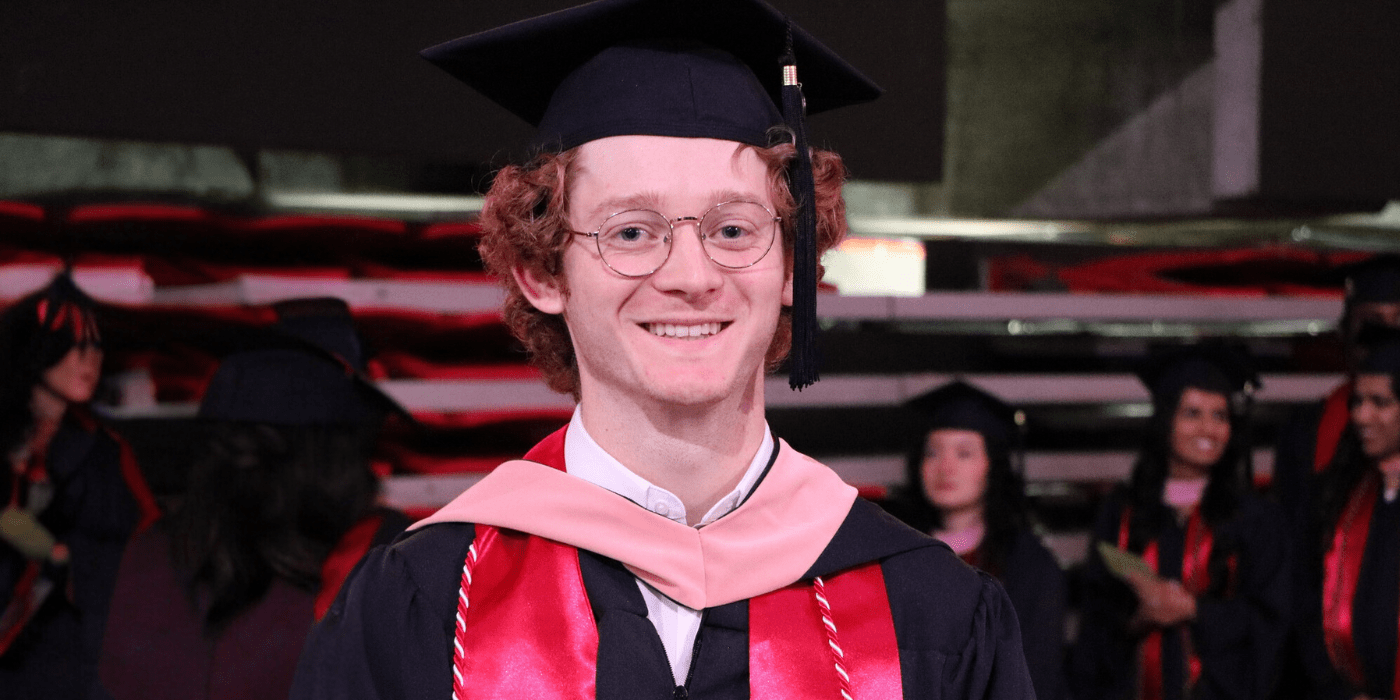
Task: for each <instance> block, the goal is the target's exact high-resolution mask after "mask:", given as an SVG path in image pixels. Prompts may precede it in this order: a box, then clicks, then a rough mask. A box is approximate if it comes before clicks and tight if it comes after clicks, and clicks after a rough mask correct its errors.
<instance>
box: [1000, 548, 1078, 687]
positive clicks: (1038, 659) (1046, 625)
mask: <svg viewBox="0 0 1400 700" xmlns="http://www.w3.org/2000/svg"><path fill="white" fill-rule="evenodd" d="M997 579H998V580H999V581H1001V584H1002V586H1005V587H1006V595H1007V597H1009V598H1010V599H1011V606H1012V607H1013V608H1015V610H1016V617H1017V619H1019V620H1020V622H1021V642H1022V645H1023V646H1024V648H1025V652H1026V666H1027V667H1028V668H1029V669H1030V674H1031V682H1032V683H1034V684H1035V696H1036V698H1038V699H1039V700H1059V699H1060V698H1062V697H1064V662H1065V604H1066V600H1067V598H1068V595H1069V594H1068V590H1067V586H1066V583H1065V574H1064V571H1062V570H1061V569H1060V565H1059V564H1058V563H1057V562H1056V561H1055V557H1054V556H1053V555H1051V554H1050V551H1049V550H1047V549H1046V548H1045V545H1043V544H1041V542H1040V538H1038V537H1036V536H1035V533H1034V532H1031V531H1030V530H1021V531H1019V532H1017V533H1016V536H1015V537H1014V538H1013V539H1012V541H1011V546H1010V548H1009V549H1008V550H1007V552H1006V559H1005V561H1004V562H1003V563H1002V567H1001V571H1000V572H999V575H998V576H997Z"/></svg>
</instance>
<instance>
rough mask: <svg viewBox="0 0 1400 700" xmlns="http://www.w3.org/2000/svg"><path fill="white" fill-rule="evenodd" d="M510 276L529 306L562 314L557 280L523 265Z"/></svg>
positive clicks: (562, 306)
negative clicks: (518, 286)
mask: <svg viewBox="0 0 1400 700" xmlns="http://www.w3.org/2000/svg"><path fill="white" fill-rule="evenodd" d="M510 274H511V276H512V277H514V278H515V283H516V284H518V285H520V291H521V293H523V294H524V295H525V299H526V300H527V301H529V302H530V305H531V306H534V307H535V308H536V309H539V310H540V311H543V312H544V313H547V314H562V313H564V289H563V287H562V285H560V283H559V280H557V279H554V278H552V277H545V276H542V275H539V274H537V273H535V272H534V271H533V270H530V269H528V268H526V267H525V266H523V265H517V266H515V267H514V268H512V269H511V271H510ZM788 286H789V287H791V286H792V285H791V283H789V285H788Z"/></svg>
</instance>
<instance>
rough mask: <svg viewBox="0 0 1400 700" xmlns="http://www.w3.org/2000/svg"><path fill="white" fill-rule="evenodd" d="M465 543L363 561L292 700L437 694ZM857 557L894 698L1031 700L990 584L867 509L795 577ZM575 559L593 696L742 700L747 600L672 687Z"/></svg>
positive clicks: (627, 589)
mask: <svg viewBox="0 0 1400 700" xmlns="http://www.w3.org/2000/svg"><path fill="white" fill-rule="evenodd" d="M473 536H474V528H473V526H472V525H470V524H465V523H439V524H435V525H430V526H427V527H424V528H422V529H420V530H417V531H414V532H411V533H408V534H406V535H405V536H403V537H401V538H400V539H399V540H397V541H396V542H395V543H394V544H392V545H390V546H389V547H385V548H380V549H377V550H375V551H374V552H372V553H371V554H370V556H369V557H367V558H366V560H365V561H364V563H362V565H361V567H360V568H359V569H358V570H357V571H356V573H355V574H354V575H353V576H352V578H351V580H350V581H349V582H347V584H346V586H345V587H344V588H342V589H341V593H340V596H339V598H337V600H336V602H335V604H334V605H333V606H332V608H331V610H330V612H329V613H328V614H327V615H326V617H325V619H324V620H322V622H321V623H320V624H318V625H317V626H316V628H314V629H313V631H312V634H311V637H310V638H309V640H308V642H307V646H306V649H305V651H304V652H303V654H302V658H301V662H300V664H299V666H298V669H297V676H296V679H295V681H294V683H293V688H292V697H293V698H295V699H298V700H312V699H317V700H331V699H335V700H359V699H363V700H389V699H390V698H404V699H407V698H438V697H440V698H446V697H450V696H451V691H452V639H453V626H454V616H455V614H456V609H457V607H456V606H457V590H458V585H459V583H460V580H461V571H462V561H463V559H464V558H465V556H466V552H467V547H468V545H469V544H470V543H471V541H472V538H473ZM871 561H879V562H880V564H881V568H882V570H883V573H884V577H885V587H886V590H887V593H888V595H889V602H890V612H891V616H892V618H893V621H894V627H895V636H896V639H897V641H898V645H899V655H900V667H901V673H902V682H903V689H904V693H903V694H904V697H905V698H908V699H911V700H912V699H915V698H919V699H924V698H928V699H932V698H941V699H944V700H949V699H953V698H996V699H997V700H1003V699H1005V700H1011V699H1013V698H1015V699H1029V698H1031V697H1032V693H1033V691H1032V689H1031V686H1030V680H1029V677H1028V675H1027V671H1026V665H1025V661H1024V659H1023V658H1022V654H1021V640H1020V634H1019V630H1018V627H1017V622H1016V615H1015V612H1014V611H1013V610H1012V608H1011V604H1010V601H1009V600H1008V599H1007V597H1006V593H1005V592H1004V591H1003V590H1002V588H1001V586H1000V585H999V584H998V583H997V582H996V581H995V580H994V579H992V578H991V577H990V576H988V575H986V574H982V573H980V572H977V571H976V570H974V569H972V568H971V567H968V566H967V565H965V564H963V563H962V561H960V560H959V559H958V558H957V556H956V555H954V554H953V552H952V550H950V549H948V547H947V546H946V545H944V544H942V543H939V542H937V541H935V540H932V539H930V538H927V537H925V536H924V535H922V534H920V533H918V532H916V531H914V530H911V529H909V528H908V527H906V526H904V525H903V524H901V523H899V522H898V521H896V520H894V519H893V518H892V517H890V516H888V515H886V514H885V513H884V512H883V511H882V510H880V509H879V507H877V506H875V505H873V504H871V503H869V502H867V501H864V500H859V499H857V500H856V502H855V504H854V505H853V506H852V507H851V510H850V512H849V513H848V515H847V517H846V519H845V521H844V522H843V524H842V525H841V527H840V528H839V529H838V531H837V533H836V535H835V536H834V537H833V538H832V540H831V542H830V543H829V544H828V545H827V547H826V549H825V551H824V552H823V553H822V554H821V556H820V557H819V558H818V560H817V561H816V563H815V564H813V566H812V567H811V569H810V570H809V571H808V572H807V574H806V577H808V578H810V577H813V576H825V575H829V574H832V573H835V572H838V571H842V570H844V569H848V568H850V567H853V566H857V565H860V564H864V563H867V562H871ZM579 562H580V567H581V569H582V573H583V580H584V588H585V589H586V591H587V594H588V598H589V601H590V603H591V605H592V608H593V615H594V619H595V620H596V621H597V625H598V639H599V649H598V667H597V686H596V687H597V697H598V698H600V699H604V698H606V699H609V700H611V699H621V698H672V697H693V698H707V699H709V698H716V699H718V698H747V697H748V694H749V678H748V601H738V602H735V603H730V604H728V605H722V606H718V607H713V608H709V609H706V610H705V611H704V612H703V617H702V620H701V626H700V631H699V634H698V635H697V637H696V641H695V652H694V655H693V660H692V662H691V668H690V671H689V674H688V679H687V681H686V685H685V687H684V689H683V690H682V689H679V688H677V687H676V685H675V683H674V681H673V679H672V673H671V668H670V665H669V662H668V661H667V658H666V654H665V650H664V648H663V647H662V644H661V640H660V638H659V637H658V636H657V634H656V631H655V628H654V627H653V626H652V624H651V622H650V621H648V620H647V618H646V614H647V613H646V605H645V603H644V602H643V599H642V596H641V592H640V591H639V590H638V588H637V583H636V579H635V578H634V577H633V576H632V574H631V573H630V572H628V571H627V570H626V569H625V568H624V567H623V566H622V565H621V564H619V563H618V562H616V561H614V560H611V559H607V558H604V557H602V556H599V555H597V554H594V553H592V552H588V551H584V550H580V551H579Z"/></svg>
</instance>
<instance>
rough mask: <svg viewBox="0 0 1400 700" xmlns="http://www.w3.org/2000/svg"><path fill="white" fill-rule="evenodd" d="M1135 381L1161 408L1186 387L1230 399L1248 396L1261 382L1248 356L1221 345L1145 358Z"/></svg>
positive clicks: (1184, 349)
mask: <svg viewBox="0 0 1400 700" xmlns="http://www.w3.org/2000/svg"><path fill="white" fill-rule="evenodd" d="M1137 374H1138V378H1139V379H1140V380H1142V383H1143V385H1144V386H1146V387H1147V390H1148V391H1150V392H1151V393H1152V401H1153V403H1156V404H1158V405H1163V404H1167V403H1170V402H1172V401H1175V400H1176V399H1177V398H1178V397H1179V396H1180V395H1181V392H1182V391H1184V390H1186V389H1187V388H1188V387H1194V388H1196V389H1201V390H1204V391H1209V392H1213V393H1217V394H1224V395H1225V396H1226V397H1234V396H1235V395H1237V394H1241V393H1243V394H1246V395H1252V394H1253V392H1254V391H1255V390H1257V389H1258V388H1259V387H1260V386H1261V383H1260V381H1259V375H1258V374H1257V373H1256V372H1255V371H1254V364H1253V362H1252V361H1251V360H1250V358H1249V355H1248V353H1247V352H1246V351H1245V350H1244V349H1243V348H1240V347H1236V346H1233V345H1227V344H1225V343H1201V344H1198V345H1190V346H1186V347H1177V348H1172V349H1170V350H1166V351H1162V352H1158V353H1155V354H1153V355H1152V356H1150V357H1148V359H1147V361H1146V362H1145V363H1144V364H1143V365H1142V366H1141V367H1140V368H1139V369H1138V373H1137Z"/></svg>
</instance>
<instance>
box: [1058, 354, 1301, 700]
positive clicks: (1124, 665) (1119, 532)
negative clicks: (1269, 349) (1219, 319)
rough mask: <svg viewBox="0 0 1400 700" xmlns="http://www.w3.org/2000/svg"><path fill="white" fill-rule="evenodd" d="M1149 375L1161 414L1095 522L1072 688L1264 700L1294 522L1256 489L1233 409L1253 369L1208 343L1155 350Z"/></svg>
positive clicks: (1150, 696) (1281, 629) (1123, 695)
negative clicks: (1288, 530) (1288, 524)
mask: <svg viewBox="0 0 1400 700" xmlns="http://www.w3.org/2000/svg"><path fill="white" fill-rule="evenodd" d="M1141 376H1142V379H1143V383H1144V384H1146V385H1147V387H1148V389H1149V391H1150V392H1151V394H1152V406H1153V414H1152V418H1151V420H1150V421H1149V423H1148V427H1147V434H1146V436H1145V438H1146V439H1145V441H1144V445H1143V449H1142V451H1141V452H1140V453H1139V455H1138V460H1137V464H1136V465H1135V466H1134V467H1133V473H1132V477H1131V481H1130V482H1129V483H1128V485H1127V486H1126V488H1121V489H1119V490H1118V491H1116V492H1114V493H1113V494H1112V495H1111V496H1110V497H1109V498H1108V500H1107V501H1106V502H1105V503H1104V504H1103V506H1102V508H1101V509H1100V511H1099V516H1098V519H1097V522H1096V524H1095V528H1094V540H1095V548H1094V550H1093V551H1091V553H1090V561H1089V563H1088V564H1087V565H1086V569H1085V573H1084V591H1083V601H1084V603H1083V607H1082V611H1081V613H1082V616H1081V624H1080V631H1079V638H1078V639H1077V641H1076V643H1075V647H1074V649H1073V650H1072V653H1071V659H1072V663H1071V672H1070V681H1071V687H1072V690H1073V692H1074V693H1075V694H1076V695H1077V696H1079V697H1084V698H1102V699H1104V700H1114V699H1128V698H1138V699H1144V700H1184V699H1185V698H1191V699H1193V700H1200V699H1203V698H1262V697H1266V696H1267V694H1268V693H1269V692H1270V690H1271V689H1272V684H1273V681H1274V679H1275V675H1276V674H1277V672H1278V665H1277V664H1278V655H1279V650H1280V647H1281V644H1282V642H1283V637H1284V634H1285V632H1286V631H1287V628H1288V624H1289V622H1290V614H1289V606H1290V604H1291V599H1290V577H1289V571H1288V568H1287V567H1288V556H1289V553H1288V541H1287V538H1286V537H1283V536H1282V533H1283V529H1284V527H1285V525H1284V522H1283V520H1282V517H1281V515H1280V513H1279V511H1278V509H1277V507H1276V506H1275V505H1274V504H1273V503H1271V502H1269V501H1267V500H1265V499H1263V498H1261V497H1260V496H1257V495H1256V494H1255V493H1254V492H1253V489H1252V486H1251V484H1250V483H1249V478H1248V469H1247V467H1246V462H1245V460H1246V458H1247V457H1246V450H1247V449H1248V445H1246V444H1245V441H1244V440H1242V439H1241V437H1242V435H1243V434H1244V433H1245V431H1244V430H1242V429H1241V428H1242V424H1243V421H1244V419H1245V416H1244V414H1245V410H1244V409H1242V408H1239V407H1237V405H1236V404H1237V403H1241V402H1243V401H1245V400H1247V397H1246V396H1244V393H1245V391H1246V388H1247V387H1252V385H1253V384H1254V383H1255V379H1254V373H1253V370H1252V369H1251V368H1250V366H1249V364H1248V361H1247V360H1246V358H1245V357H1244V356H1243V354H1242V353H1241V352H1235V351H1232V350H1231V349H1229V348H1227V347H1226V346H1223V345H1220V346H1212V345H1206V346H1194V347H1188V348H1184V349H1178V350H1176V351H1172V352H1168V353H1164V354H1163V355H1160V356H1158V357H1156V358H1153V359H1152V360H1151V361H1150V362H1149V364H1148V365H1147V367H1146V369H1145V370H1144V371H1143V372H1142V373H1141ZM1125 553H1126V555H1125ZM1127 555H1131V557H1136V558H1135V559H1133V558H1130V557H1129V556H1127Z"/></svg>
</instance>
